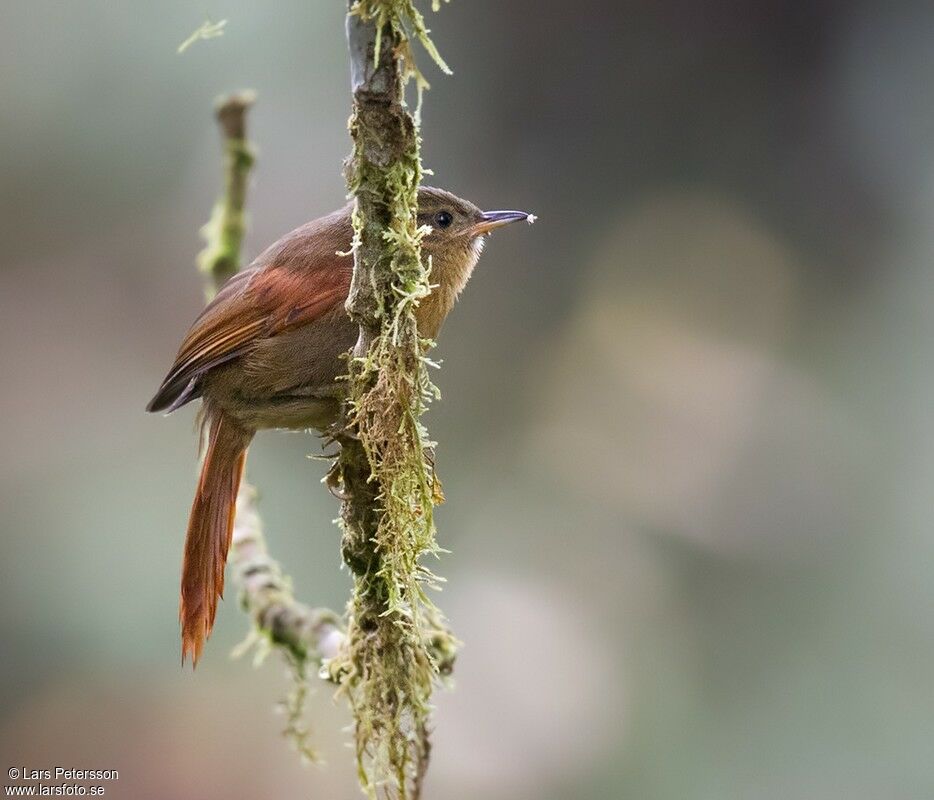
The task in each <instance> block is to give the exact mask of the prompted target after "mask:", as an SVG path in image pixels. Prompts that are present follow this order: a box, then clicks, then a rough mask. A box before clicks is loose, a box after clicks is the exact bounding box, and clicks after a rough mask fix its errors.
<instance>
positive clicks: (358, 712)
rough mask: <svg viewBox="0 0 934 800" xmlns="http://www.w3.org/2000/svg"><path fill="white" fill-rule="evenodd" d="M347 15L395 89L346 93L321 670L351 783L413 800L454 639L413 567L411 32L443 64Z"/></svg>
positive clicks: (379, 20) (399, 18) (388, 2)
mask: <svg viewBox="0 0 934 800" xmlns="http://www.w3.org/2000/svg"><path fill="white" fill-rule="evenodd" d="M435 5H437V4H435ZM351 13H356V14H358V15H360V16H361V17H363V18H364V19H368V20H372V21H374V22H375V24H376V26H377V30H378V31H379V35H378V37H377V41H376V46H375V60H376V66H377V68H378V69H379V68H385V69H387V70H389V71H390V73H389V74H391V75H393V76H394V86H393V91H392V92H391V95H390V97H388V98H386V97H381V98H380V99H379V100H378V101H376V102H370V99H371V98H370V97H369V96H368V95H366V94H365V93H364V94H363V95H360V96H357V97H356V98H355V107H354V116H353V117H352V119H351V123H350V131H351V135H352V137H353V141H354V151H353V154H352V157H351V159H350V161H349V164H348V183H349V186H350V189H351V191H352V193H353V195H354V197H355V198H356V199H357V204H356V211H355V213H354V230H355V240H354V254H355V274H354V287H353V288H352V292H351V297H350V299H349V303H348V307H349V310H350V313H351V315H352V316H353V317H354V319H356V320H357V321H358V322H359V323H360V325H361V331H362V334H363V335H362V337H361V342H360V343H359V344H358V348H357V351H356V353H355V357H353V358H352V359H351V360H350V362H349V376H348V391H347V394H348V398H347V406H346V409H347V418H348V422H349V423H350V424H349V430H350V431H352V434H351V435H343V436H341V444H342V447H341V455H340V457H339V462H338V465H337V470H338V474H339V476H340V479H341V481H342V483H343V485H344V488H345V491H346V492H347V494H348V496H349V499H348V500H347V501H346V502H345V504H344V508H343V511H342V526H343V529H344V541H343V553H344V558H345V561H346V562H347V563H348V565H349V566H350V567H351V569H352V571H353V573H354V591H353V597H352V600H351V603H350V606H349V620H348V647H347V648H346V650H345V652H344V655H343V657H342V658H341V659H339V660H338V661H336V662H334V663H333V664H332V665H331V669H332V674H334V675H336V676H338V679H339V680H340V682H341V687H342V691H343V692H344V693H345V694H346V695H347V697H348V699H349V701H350V704H351V708H352V710H353V714H354V719H355V732H356V733H355V739H356V752H357V762H358V774H359V777H360V782H361V785H362V786H363V787H364V789H365V791H366V792H367V793H368V794H369V795H370V796H371V797H377V796H387V797H392V796H396V797H400V798H408V797H417V796H418V794H419V792H420V787H421V782H422V778H423V776H424V771H425V768H426V767H427V763H428V755H429V750H430V743H429V740H428V719H429V713H430V699H431V693H432V690H433V688H434V686H435V684H436V683H437V682H438V680H439V678H440V677H441V676H442V675H443V674H447V673H449V672H450V669H451V665H452V664H453V658H454V653H455V651H456V645H457V643H456V640H455V639H454V638H453V636H452V635H451V634H450V633H449V631H448V630H447V628H446V627H445V625H444V622H443V617H442V615H441V613H440V611H439V610H438V609H437V608H436V606H435V605H434V603H433V602H432V600H431V599H430V597H429V595H428V590H429V589H431V588H437V586H438V583H439V582H440V579H439V578H438V577H437V576H435V575H434V574H433V573H432V572H431V570H430V569H429V568H428V567H427V566H426V565H425V564H424V563H423V559H424V557H425V556H426V555H435V556H437V555H439V554H440V552H441V551H440V549H439V547H438V544H437V541H436V538H435V523H434V513H433V512H434V506H435V505H436V504H437V503H438V502H440V501H441V500H442V499H443V495H442V492H441V486H440V482H439V481H438V478H437V476H436V474H435V471H434V465H433V459H432V458H431V456H430V453H431V449H432V447H433V443H432V442H431V441H430V439H429V436H428V432H427V430H426V429H425V427H424V425H423V424H422V421H421V417H422V415H423V413H424V412H425V410H426V408H427V407H428V405H429V403H430V402H431V400H433V399H435V398H436V397H437V396H438V393H437V389H436V388H435V386H434V384H433V383H432V381H431V378H430V375H429V369H430V367H431V366H432V364H431V362H430V360H429V358H428V353H429V350H430V349H431V347H432V344H433V343H432V342H430V341H428V340H426V339H424V338H422V337H420V336H419V333H418V329H417V325H416V319H415V315H414V310H415V308H416V307H417V305H418V303H419V301H420V300H422V299H423V298H424V297H426V296H427V295H428V294H429V292H430V284H429V279H428V275H429V269H430V264H425V263H423V261H422V258H421V240H422V237H423V236H424V233H425V231H424V230H422V229H420V228H419V227H418V224H417V217H416V212H417V197H418V186H419V183H420V181H421V178H422V167H421V159H420V153H419V139H418V132H417V127H416V124H415V122H414V121H413V119H412V118H411V116H410V115H409V114H408V112H407V111H406V109H405V108H404V103H403V100H402V93H403V86H404V83H405V82H406V81H407V80H409V79H411V78H414V79H415V80H416V83H417V84H418V85H419V87H420V88H421V87H424V86H427V83H426V82H425V81H424V78H423V77H422V76H421V73H420V72H419V70H418V68H417V66H416V65H415V62H414V59H413V57H412V51H411V45H410V42H411V41H412V39H413V38H414V39H417V40H418V41H420V42H421V43H422V44H423V45H424V46H425V48H426V50H427V51H428V52H429V54H430V55H431V56H432V58H433V59H434V60H435V61H436V62H437V63H438V64H439V66H441V67H442V68H443V69H445V70H446V67H445V66H444V62H443V61H441V59H440V56H438V54H437V51H436V50H435V49H434V46H433V45H432V44H431V41H430V39H429V38H428V31H427V29H426V27H425V23H424V19H423V18H422V16H421V15H420V14H419V13H418V11H417V9H415V6H414V5H413V3H412V2H411V1H410V0H382V1H381V0H358V2H357V3H355V4H354V6H353V9H352V12H351ZM387 99H388V102H387Z"/></svg>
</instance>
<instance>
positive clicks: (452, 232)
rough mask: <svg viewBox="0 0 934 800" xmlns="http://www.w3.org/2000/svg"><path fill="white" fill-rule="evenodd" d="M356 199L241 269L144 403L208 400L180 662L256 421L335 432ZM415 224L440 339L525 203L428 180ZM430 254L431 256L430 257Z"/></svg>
mask: <svg viewBox="0 0 934 800" xmlns="http://www.w3.org/2000/svg"><path fill="white" fill-rule="evenodd" d="M353 208H354V204H353V201H351V202H349V203H348V204H346V205H345V206H344V207H343V208H341V209H339V210H337V211H335V212H333V213H331V214H328V215H327V216H324V217H321V218H319V219H315V220H312V221H311V222H308V223H306V224H304V225H302V226H300V227H298V228H296V229H295V230H293V231H291V232H290V233H287V234H286V235H285V236H283V237H282V238H281V239H279V240H278V241H277V242H275V243H274V244H272V245H271V246H269V247H268V248H267V249H266V250H265V251H263V252H262V253H261V254H260V255H259V256H258V257H257V258H256V259H255V260H254V261H253V262H252V263H251V264H250V266H249V267H247V268H245V269H243V270H242V271H240V272H238V273H236V274H235V275H234V276H233V277H231V278H230V279H229V280H228V281H227V282H226V283H225V284H224V285H223V286H222V287H221V288H220V290H219V291H218V292H217V294H216V295H215V297H214V298H213V300H211V302H210V303H209V304H208V305H207V306H206V307H205V308H204V310H203V311H202V312H201V314H200V315H199V316H198V317H197V318H196V319H195V321H194V323H193V324H192V325H191V327H190V328H189V330H188V333H187V334H186V336H185V338H184V340H183V341H182V343H181V346H180V347H179V350H178V353H177V355H176V357H175V361H174V363H173V364H172V366H171V368H170V369H169V371H168V373H167V374H166V376H165V379H164V380H163V381H162V384H161V385H160V386H159V389H158V391H157V392H156V394H155V395H154V396H153V398H152V400H151V401H150V402H149V404H148V405H147V407H146V410H147V411H150V412H165V413H166V414H169V413H171V412H173V411H175V410H176V409H178V408H181V407H182V406H184V405H185V404H186V403H190V402H191V401H193V400H196V399H198V398H200V399H201V402H202V409H201V426H202V427H201V430H202V441H203V442H204V443H205V444H204V450H203V453H204V457H203V461H202V466H201V474H200V477H199V479H198V484H197V488H196V491H195V497H194V501H193V503H192V506H191V512H190V515H189V519H188V530H187V533H186V537H185V547H184V557H183V562H182V579H181V597H180V601H179V621H180V625H181V638H182V663H183V664H184V663H185V659H186V657H189V656H190V657H191V661H192V665H193V666H196V665H197V663H198V660H199V659H200V658H201V655H202V651H203V648H204V644H205V640H206V639H207V638H208V636H210V633H211V630H212V628H213V626H214V619H215V616H216V613H217V606H218V601H219V599H220V598H221V597H222V595H223V590H224V567H225V564H226V561H227V552H228V550H229V548H230V543H231V537H232V534H233V523H234V514H235V506H236V498H237V491H238V489H239V485H240V479H241V476H242V474H243V469H244V464H245V460H246V451H247V447H248V446H249V444H250V442H251V441H252V439H253V436H254V435H255V434H256V432H257V431H258V430H262V429H268V428H285V429H294V430H306V429H313V430H317V431H319V432H325V431H327V430H328V429H329V428H330V427H331V426H333V425H335V424H336V423H337V422H338V420H339V419H340V410H341V402H342V381H341V380H340V379H341V377H342V376H343V375H345V374H346V372H347V362H346V359H345V357H344V355H345V354H346V353H347V352H348V351H349V350H350V349H351V348H352V347H353V346H354V344H355V342H356V341H357V336H358V326H357V325H356V324H355V323H354V322H353V321H352V320H351V319H350V317H349V316H348V313H347V310H346V308H345V303H346V301H347V296H348V293H349V291H350V284H351V278H352V276H353V259H352V258H349V257H347V254H348V252H349V251H350V250H351V245H352V241H353V224H352V221H351V214H352V212H353ZM417 208H418V210H417V222H418V224H419V226H420V227H424V228H425V229H426V235H425V236H424V238H423V239H422V247H421V249H422V255H423V258H426V257H430V264H431V272H430V280H431V282H432V288H431V291H430V293H429V294H428V295H427V296H426V297H423V298H422V299H421V300H420V301H419V303H418V305H417V307H416V308H415V312H414V313H415V317H416V322H417V327H418V332H419V335H420V336H424V337H427V338H429V339H432V340H434V339H435V338H436V337H437V336H438V332H439V331H440V329H441V326H442V324H443V322H444V320H445V318H446V317H447V315H448V313H449V312H450V311H451V309H452V307H453V306H454V304H455V301H456V300H457V298H458V295H460V293H461V292H462V291H463V289H464V287H465V286H466V284H467V281H468V280H469V279H470V276H471V273H472V272H473V269H474V267H475V266H476V264H477V260H478V259H479V257H480V254H481V252H482V250H483V245H484V242H485V239H486V237H487V236H488V235H489V234H490V233H491V232H492V231H493V230H495V229H497V228H500V227H502V226H504V225H508V224H510V223H513V222H519V221H528V222H534V221H535V216H534V215H532V214H529V213H527V212H524V211H481V210H480V209H479V208H478V207H477V206H476V205H474V204H473V203H470V202H468V201H466V200H462V199H461V198H459V197H457V196H456V195H454V194H452V193H451V192H448V191H445V190H443V189H437V188H433V187H427V186H423V187H421V188H420V189H419V190H418V195H417ZM426 260H427V259H426Z"/></svg>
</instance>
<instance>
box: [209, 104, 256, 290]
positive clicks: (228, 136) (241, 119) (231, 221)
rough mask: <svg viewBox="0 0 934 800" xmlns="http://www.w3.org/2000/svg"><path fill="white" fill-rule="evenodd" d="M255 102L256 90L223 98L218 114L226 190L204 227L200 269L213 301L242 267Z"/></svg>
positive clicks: (253, 156) (252, 157) (251, 162)
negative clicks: (249, 124)
mask: <svg viewBox="0 0 934 800" xmlns="http://www.w3.org/2000/svg"><path fill="white" fill-rule="evenodd" d="M255 101H256V95H255V94H254V93H253V92H241V93H240V94H235V95H231V96H229V97H222V98H220V99H219V100H218V102H217V107H216V116H217V121H218V124H219V125H220V128H221V132H222V133H223V137H224V160H225V165H224V193H223V194H222V195H221V197H220V198H219V199H218V201H217V202H216V203H215V204H214V210H213V211H212V212H211V218H210V219H209V220H208V221H207V223H206V224H205V225H204V227H202V228H201V235H202V237H203V238H204V241H205V247H204V249H203V250H202V251H201V252H200V253H199V254H198V268H199V269H200V270H201V271H202V272H203V273H205V275H206V276H207V281H206V282H205V294H206V295H207V298H208V300H210V299H211V298H212V297H213V296H214V294H215V293H216V292H217V290H218V289H219V288H220V287H221V286H223V285H224V282H225V281H226V280H227V279H228V278H230V276H231V275H233V274H234V273H236V272H237V270H239V269H240V245H241V243H242V241H243V234H244V232H245V231H246V211H245V209H246V190H247V182H248V180H249V177H250V169H251V167H252V166H253V162H254V160H255V155H254V153H253V148H252V146H251V145H250V143H249V141H248V140H247V138H246V112H247V111H248V110H249V108H250V107H251V106H252V105H253V103H254V102H255Z"/></svg>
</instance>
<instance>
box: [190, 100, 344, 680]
mask: <svg viewBox="0 0 934 800" xmlns="http://www.w3.org/2000/svg"><path fill="white" fill-rule="evenodd" d="M254 100H255V96H254V95H253V93H252V92H243V93H241V94H237V95H232V96H230V97H224V98H221V99H220V100H219V101H218V104H217V109H216V115H217V120H218V123H219V125H220V129H221V133H222V135H223V141H224V151H225V153H226V159H225V169H224V186H225V189H224V194H223V195H222V197H221V198H220V199H219V200H218V201H217V204H216V205H215V207H214V212H213V214H212V215H211V220H210V222H208V224H207V225H205V226H204V228H202V235H203V236H204V238H205V240H206V246H205V249H204V250H203V251H202V252H201V254H200V255H199V256H198V266H199V267H200V269H201V270H202V271H203V272H204V273H205V275H206V276H207V280H206V282H205V283H206V285H205V292H206V294H207V297H208V300H210V299H211V298H212V297H213V296H214V294H216V292H217V290H218V289H219V288H220V287H221V286H222V285H223V283H224V281H226V280H227V279H228V278H229V277H230V276H231V275H233V274H234V273H235V272H237V270H239V269H240V251H241V244H242V241H243V234H244V230H245V225H244V208H245V204H246V192H247V185H248V181H249V175H250V169H251V167H252V166H253V161H254V158H253V148H252V146H251V145H250V143H249V141H248V139H247V136H246V116H247V112H248V111H249V109H250V107H251V106H252V104H253V102H254ZM256 496H257V492H256V489H255V488H254V487H253V486H251V485H250V484H249V483H247V482H246V481H243V482H242V483H241V486H240V493H239V495H238V496H237V514H236V518H235V523H234V531H233V539H232V543H231V549H230V558H229V560H230V565H231V570H232V572H233V578H234V581H235V582H236V584H237V585H238V586H239V588H240V602H241V605H242V606H243V609H244V610H245V611H246V612H247V613H248V614H249V615H250V617H251V619H252V620H253V624H254V636H253V637H252V639H251V640H248V641H250V642H253V641H255V642H257V643H265V645H267V646H272V647H278V648H279V649H281V650H282V652H283V654H284V655H285V656H286V657H287V658H288V659H289V662H290V663H291V664H292V666H293V667H294V669H295V673H296V675H301V676H304V675H305V674H306V672H307V670H306V667H307V666H308V665H309V664H310V665H311V666H313V667H314V668H315V670H317V668H318V667H320V665H321V662H322V660H323V659H326V658H333V657H334V656H335V655H336V654H337V652H338V650H339V648H340V646H341V644H342V642H343V640H344V631H343V628H342V625H341V620H340V617H339V616H338V615H337V614H335V613H334V612H333V611H329V610H328V609H315V608H310V607H309V606H306V605H304V604H303V603H299V602H298V601H296V600H295V597H294V595H293V594H292V588H291V581H290V580H289V579H288V577H287V576H285V575H284V574H283V573H282V569H281V568H280V566H279V564H278V563H277V562H276V561H275V560H274V559H273V558H272V557H271V556H270V555H269V550H268V548H267V547H266V539H265V536H264V535H263V525H262V520H261V519H260V516H259V512H258V510H257V508H256ZM260 652H264V651H263V650H261V651H260Z"/></svg>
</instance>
